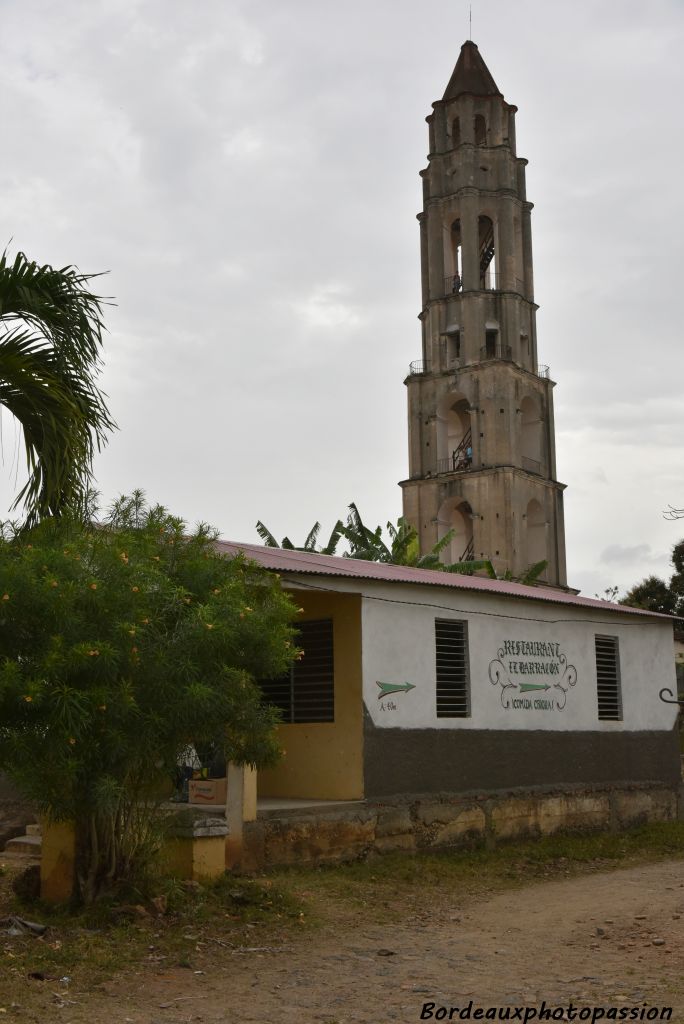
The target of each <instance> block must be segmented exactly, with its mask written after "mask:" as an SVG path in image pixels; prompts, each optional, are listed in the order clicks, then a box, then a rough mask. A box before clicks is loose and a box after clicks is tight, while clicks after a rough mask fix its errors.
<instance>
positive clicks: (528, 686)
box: [520, 683, 551, 693]
mask: <svg viewBox="0 0 684 1024" xmlns="http://www.w3.org/2000/svg"><path fill="white" fill-rule="evenodd" d="M550 689H551V687H550V686H549V684H548V683H521V684H520V692H521V693H527V691H528V690H550Z"/></svg>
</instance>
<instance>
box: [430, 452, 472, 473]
mask: <svg viewBox="0 0 684 1024" xmlns="http://www.w3.org/2000/svg"><path fill="white" fill-rule="evenodd" d="M472 468H473V463H472V459H470V460H468V459H466V458H463V459H458V458H456V459H454V457H453V455H450V456H449V457H448V458H446V459H437V473H438V474H440V473H469V472H470V470H471V469H472Z"/></svg>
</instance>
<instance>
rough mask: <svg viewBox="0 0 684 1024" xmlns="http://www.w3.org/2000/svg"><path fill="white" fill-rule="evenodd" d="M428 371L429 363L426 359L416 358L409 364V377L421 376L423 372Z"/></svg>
mask: <svg viewBox="0 0 684 1024" xmlns="http://www.w3.org/2000/svg"><path fill="white" fill-rule="evenodd" d="M427 372H428V370H427V363H426V362H425V360H424V359H414V360H413V362H412V363H411V365H410V366H409V377H420V375H421V374H423V373H427Z"/></svg>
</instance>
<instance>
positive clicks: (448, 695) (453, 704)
mask: <svg viewBox="0 0 684 1024" xmlns="http://www.w3.org/2000/svg"><path fill="white" fill-rule="evenodd" d="M435 652H436V667H437V717H438V718H467V717H468V716H469V715H470V667H469V658H468V624H467V623H466V622H460V621H458V620H457V619H435Z"/></svg>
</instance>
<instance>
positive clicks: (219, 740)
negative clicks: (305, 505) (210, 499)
mask: <svg viewBox="0 0 684 1024" xmlns="http://www.w3.org/2000/svg"><path fill="white" fill-rule="evenodd" d="M214 540H215V534H214V532H213V531H212V530H210V529H209V528H207V527H206V526H200V527H198V528H197V529H196V530H195V531H194V533H192V534H191V535H188V534H187V532H186V530H185V525H184V523H183V522H182V520H180V519H178V518H176V517H174V516H171V515H170V514H169V513H168V512H167V511H166V510H165V509H164V508H162V507H159V506H157V507H154V508H150V507H148V506H147V505H146V503H145V500H144V496H143V495H142V493H140V492H136V493H135V494H134V495H133V496H132V497H130V498H122V499H121V500H120V501H119V502H117V503H116V505H115V506H114V508H113V510H112V512H111V514H110V517H109V519H108V521H107V522H106V523H104V524H100V525H84V524H83V523H78V522H75V521H69V520H65V519H62V520H49V521H44V522H43V523H41V524H40V525H38V526H37V527H35V528H34V529H33V530H30V531H28V532H26V531H24V532H20V533H17V534H16V535H14V534H12V532H11V531H10V530H7V529H6V530H5V533H4V536H3V537H2V539H0V723H1V724H0V769H2V770H3V771H5V772H7V774H8V775H10V776H11V777H12V778H13V779H14V780H15V781H16V783H17V784H18V785H19V787H20V789H21V790H22V791H23V792H24V793H25V794H26V796H27V797H29V798H30V799H31V800H32V801H34V802H35V803H36V804H37V805H38V806H39V808H40V809H41V811H42V812H43V813H45V814H47V815H48V816H50V817H52V818H53V819H55V820H71V821H73V822H74V823H75V825H76V829H77V839H78V880H77V891H78V896H79V897H80V899H81V900H82V901H84V902H92V900H93V899H95V898H96V897H97V896H98V895H100V894H101V893H102V892H103V891H105V890H106V889H107V888H111V886H112V885H113V884H115V883H116V882H117V881H118V880H120V879H121V878H125V877H128V876H130V875H131V873H133V872H134V871H135V867H136V864H137V863H139V862H140V860H141V859H146V858H149V854H150V847H151V845H152V846H154V844H155V842H157V838H156V835H155V828H154V822H155V813H154V811H155V806H156V804H157V803H158V800H157V794H158V793H159V792H160V791H161V789H162V788H163V786H164V784H166V785H168V779H169V777H170V776H172V775H173V773H174V771H175V769H176V766H177V763H178V758H179V756H180V754H181V752H182V750H183V749H184V748H185V747H187V746H188V745H190V744H196V745H206V746H218V747H219V748H220V749H221V751H222V753H223V754H224V756H225V757H226V759H227V760H232V761H236V762H238V763H249V764H254V765H256V766H266V765H272V764H273V763H275V761H276V760H277V758H278V755H279V751H278V748H277V743H276V740H275V735H274V724H275V722H276V717H277V716H276V713H275V712H274V711H273V710H272V709H271V708H268V707H265V706H264V705H263V704H262V703H261V698H260V691H259V688H258V686H257V685H256V683H255V681H254V680H255V679H256V678H260V677H261V678H267V677H269V676H275V675H278V674H280V673H282V672H283V671H285V670H286V669H287V666H288V665H289V663H290V661H291V660H292V658H293V657H295V656H296V654H297V652H296V649H295V648H294V647H293V630H292V628H291V621H292V619H293V617H294V614H295V609H294V607H293V605H292V604H291V602H290V601H289V599H288V598H287V597H286V596H285V595H284V594H283V592H282V591H281V589H280V585H279V581H278V580H277V578H276V577H275V576H273V575H271V574H269V573H267V572H265V571H264V570H263V569H261V568H259V567H258V566H256V565H254V564H253V563H250V562H248V561H246V560H245V559H244V558H242V557H237V558H226V557H222V556H221V555H220V554H218V553H217V551H216V549H215V546H214Z"/></svg>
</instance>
